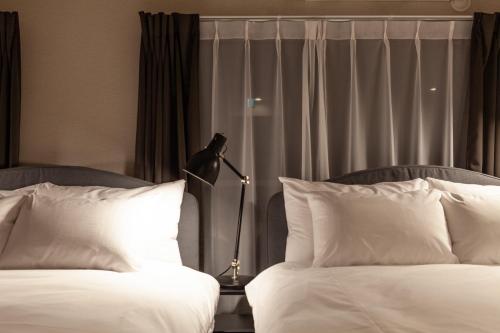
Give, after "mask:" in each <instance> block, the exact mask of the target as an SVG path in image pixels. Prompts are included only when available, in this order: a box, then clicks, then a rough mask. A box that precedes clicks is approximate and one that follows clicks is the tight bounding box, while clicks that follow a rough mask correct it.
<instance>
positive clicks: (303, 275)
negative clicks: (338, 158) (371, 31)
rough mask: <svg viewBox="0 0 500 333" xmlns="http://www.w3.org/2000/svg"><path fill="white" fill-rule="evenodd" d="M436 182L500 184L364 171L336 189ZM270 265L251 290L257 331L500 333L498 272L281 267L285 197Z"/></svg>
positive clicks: (410, 169)
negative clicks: (349, 186)
mask: <svg viewBox="0 0 500 333" xmlns="http://www.w3.org/2000/svg"><path fill="white" fill-rule="evenodd" d="M426 177H432V178H435V179H440V180H446V181H451V182H457V183H464V184H480V185H497V186H498V185H500V179H498V178H495V177H491V176H488V175H484V174H480V173H476V172H472V171H467V170H463V169H456V168H447V167H437V166H406V167H399V166H398V167H389V168H382V169H375V170H365V171H360V172H355V173H352V174H348V175H345V176H343V177H339V178H336V179H332V180H330V181H331V182H336V183H341V184H375V183H380V182H396V181H408V180H412V179H417V178H426ZM267 229H268V233H269V236H268V237H269V241H268V244H267V246H266V249H265V250H266V251H267V261H268V266H270V267H269V268H267V269H266V270H264V271H263V272H262V273H260V274H259V275H258V276H257V277H256V278H255V279H254V280H253V281H252V282H251V283H250V284H249V285H248V286H247V287H246V293H247V297H248V300H249V303H250V305H251V306H252V312H253V316H254V322H255V328H256V332H266V333H281V332H287V333H294V332H315V333H322V332H329V333H337V332H356V333H368V332H370V333H371V332H374V333H380V332H387V333H389V332H390V333H392V332H443V333H445V332H446V333H450V332H491V333H493V332H498V331H499V330H500V315H499V314H500V266H498V265H471V264H432V265H399V266H391V265H372V266H370V265H366V266H344V267H311V266H310V265H304V264H301V263H293V262H283V261H284V259H285V247H286V239H287V222H286V215H285V206H284V199H283V192H280V193H277V194H276V195H275V196H273V198H272V199H271V200H270V202H269V205H268V220H267Z"/></svg>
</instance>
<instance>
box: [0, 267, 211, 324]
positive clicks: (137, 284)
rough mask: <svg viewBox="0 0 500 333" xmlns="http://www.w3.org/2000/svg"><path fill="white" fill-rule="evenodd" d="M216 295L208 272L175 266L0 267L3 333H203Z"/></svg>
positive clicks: (0, 307)
mask: <svg viewBox="0 0 500 333" xmlns="http://www.w3.org/2000/svg"><path fill="white" fill-rule="evenodd" d="M218 295H219V286H218V284H217V281H216V280H215V279H214V278H212V277H211V276H209V275H207V274H204V273H200V272H198V271H195V270H192V269H190V268H187V267H183V266H178V265H169V266H168V267H165V268H164V269H162V270H161V272H154V273H151V272H150V273H147V272H141V273H137V272H134V273H116V272H110V271H98V270H3V271H0V332H2V333H11V332H12V333H14V332H15V333H49V332H50V333H69V332H71V333H80V332H81V333H101V332H102V333H115V332H121V333H127V332H134V333H137V332H148V333H160V332H161V333H168V332H182V333H191V332H192V333H201V332H203V333H206V332H211V331H212V330H213V324H214V323H213V318H214V314H215V311H216V306H217V301H218Z"/></svg>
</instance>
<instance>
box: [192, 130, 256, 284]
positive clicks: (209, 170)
mask: <svg viewBox="0 0 500 333" xmlns="http://www.w3.org/2000/svg"><path fill="white" fill-rule="evenodd" d="M226 141H227V139H226V137H225V136H224V135H222V134H220V133H216V134H215V135H214V137H213V139H212V141H210V143H209V144H208V146H207V147H206V148H205V149H203V150H201V151H199V152H197V153H196V154H194V155H193V156H192V157H191V159H190V160H189V162H188V164H187V166H186V168H185V169H184V171H185V172H186V173H188V174H190V175H191V176H193V177H196V178H197V179H199V180H201V181H202V182H204V183H206V184H208V185H210V186H212V187H213V186H214V185H215V182H216V181H217V176H218V175H219V170H220V162H221V161H222V162H224V164H226V165H227V166H228V167H229V169H231V171H233V172H234V173H235V174H236V175H237V176H238V177H239V178H240V180H241V197H240V211H239V214H238V225H237V229H236V243H235V245H234V257H233V261H232V262H231V266H229V268H228V269H226V270H225V271H224V272H223V273H222V274H221V275H219V276H218V277H217V280H218V281H219V284H220V285H221V286H224V287H226V288H234V289H238V288H241V287H242V286H244V285H246V284H247V283H248V282H249V281H250V280H251V277H249V276H243V275H239V270H240V261H239V259H238V254H239V248H240V234H241V220H242V217H243V204H244V201H245V187H246V185H248V184H250V179H249V177H248V176H243V175H242V174H241V173H240V172H239V171H238V170H237V169H236V168H235V167H234V166H233V165H232V164H231V163H229V161H228V160H226V159H225V158H224V152H225V148H226ZM230 269H232V274H231V276H228V275H223V274H224V273H226V272H227V271H228V270H230Z"/></svg>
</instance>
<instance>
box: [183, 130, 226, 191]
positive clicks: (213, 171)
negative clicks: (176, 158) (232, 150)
mask: <svg viewBox="0 0 500 333" xmlns="http://www.w3.org/2000/svg"><path fill="white" fill-rule="evenodd" d="M226 141H227V139H226V137H225V136H224V135H222V134H220V133H216V134H215V135H214V137H213V139H212V141H210V143H209V144H208V146H207V147H206V148H205V149H203V150H201V151H199V152H197V153H196V154H194V155H193V156H192V157H191V158H190V159H189V161H188V164H187V166H186V168H185V169H184V171H185V172H186V173H188V174H190V175H191V176H194V177H196V178H198V179H199V180H201V181H203V182H205V183H207V184H209V185H211V186H214V185H215V182H216V181H217V177H218V176H219V170H220V157H219V155H220V153H221V152H222V149H224V146H225V144H226Z"/></svg>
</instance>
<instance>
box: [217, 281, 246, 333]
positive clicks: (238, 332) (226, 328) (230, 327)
mask: <svg viewBox="0 0 500 333" xmlns="http://www.w3.org/2000/svg"><path fill="white" fill-rule="evenodd" d="M217 279H218V280H220V279H219V278H217ZM252 279H253V276H241V280H240V281H241V282H240V284H239V285H237V286H227V285H225V283H224V281H223V282H222V285H221V286H220V295H221V296H245V285H247V284H248V283H249V282H250V281H251V280H252ZM224 332H226V333H249V332H251V333H252V332H255V329H254V326H253V317H252V315H251V314H218V315H215V329H214V333H224Z"/></svg>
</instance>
